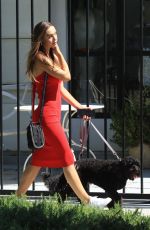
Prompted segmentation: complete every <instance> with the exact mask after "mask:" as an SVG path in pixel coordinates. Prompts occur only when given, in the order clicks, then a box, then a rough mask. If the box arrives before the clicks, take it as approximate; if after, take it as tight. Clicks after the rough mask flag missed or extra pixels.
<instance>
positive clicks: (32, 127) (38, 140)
mask: <svg viewBox="0 0 150 230" xmlns="http://www.w3.org/2000/svg"><path fill="white" fill-rule="evenodd" d="M47 78H48V76H47V73H46V74H45V77H44V85H43V91H42V104H41V110H40V117H39V121H38V122H33V121H32V117H31V121H30V123H29V125H28V126H27V143H28V148H29V149H32V150H34V149H40V148H42V147H43V146H44V144H45V137H44V133H43V129H42V126H41V124H42V115H43V106H44V101H45V91H46V82H47ZM34 101H35V84H34V83H33V85H32V116H33V112H34Z"/></svg>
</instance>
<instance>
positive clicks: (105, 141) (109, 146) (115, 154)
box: [90, 122, 121, 161]
mask: <svg viewBox="0 0 150 230" xmlns="http://www.w3.org/2000/svg"><path fill="white" fill-rule="evenodd" d="M90 123H91V126H92V127H93V128H94V130H95V131H96V132H97V134H98V135H99V136H100V137H101V139H102V140H103V141H104V143H105V144H106V145H107V147H108V148H109V149H110V151H111V152H112V154H113V155H114V156H115V157H116V158H117V159H118V160H119V161H121V158H120V157H119V156H118V154H117V153H116V151H115V150H114V149H113V148H112V147H111V145H110V144H109V143H108V141H107V140H106V139H105V138H104V137H103V135H102V134H101V133H100V132H99V130H98V129H97V128H96V127H95V125H94V124H93V122H90Z"/></svg>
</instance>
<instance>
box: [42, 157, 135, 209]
mask: <svg viewBox="0 0 150 230" xmlns="http://www.w3.org/2000/svg"><path fill="white" fill-rule="evenodd" d="M76 168H77V171H78V174H79V177H80V179H81V181H82V184H83V186H84V188H85V190H86V191H87V192H88V184H89V183H92V184H95V185H97V186H99V187H101V188H103V189H104V190H105V192H106V194H107V196H109V197H110V198H111V199H112V201H111V202H110V203H109V204H108V208H111V207H114V204H115V203H116V202H117V203H118V202H119V203H120V204H121V195H120V194H119V193H118V192H117V190H120V189H122V188H124V187H125V185H126V182H127V180H128V179H129V180H134V179H135V178H136V177H139V176H140V164H139V162H138V161H137V160H135V159H133V158H132V157H126V158H124V159H122V160H121V161H119V160H97V159H96V160H95V159H84V160H79V161H77V163H76ZM43 180H44V182H45V185H46V186H47V187H48V188H49V192H50V195H54V194H55V193H57V194H59V195H60V197H61V200H62V201H64V200H65V199H66V197H67V196H75V194H74V192H73V191H72V189H71V188H70V186H69V184H68V183H67V182H66V179H65V177H64V174H63V173H61V174H60V175H56V176H50V175H46V174H45V175H43Z"/></svg>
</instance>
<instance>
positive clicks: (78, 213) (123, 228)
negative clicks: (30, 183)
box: [0, 195, 150, 230]
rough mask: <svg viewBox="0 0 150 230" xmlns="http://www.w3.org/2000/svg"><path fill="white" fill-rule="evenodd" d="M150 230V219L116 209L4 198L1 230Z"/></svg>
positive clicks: (2, 201)
mask: <svg viewBox="0 0 150 230" xmlns="http://www.w3.org/2000/svg"><path fill="white" fill-rule="evenodd" d="M55 229H56V230H69V229H70V230H78V229H79V230H82V229H83V230H92V229H93V230H150V218H149V217H146V216H142V215H141V214H140V213H139V212H138V211H135V212H131V211H127V212H125V211H123V210H122V209H120V208H119V207H117V206H116V208H115V209H112V210H103V209H100V208H93V207H89V206H84V205H78V204H77V205H75V204H66V203H65V204H59V203H58V202H57V201H56V199H44V198H43V199H42V200H40V201H34V202H30V201H28V200H27V199H26V198H17V197H16V196H13V195H12V196H10V197H6V198H3V197H1V198H0V230H55Z"/></svg>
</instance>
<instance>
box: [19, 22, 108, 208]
mask: <svg viewBox="0 0 150 230" xmlns="http://www.w3.org/2000/svg"><path fill="white" fill-rule="evenodd" d="M57 41H58V38H57V32H56V29H55V27H54V26H53V25H52V24H51V23H49V22H40V23H38V24H37V25H36V26H35V28H34V32H33V38H32V47H31V50H30V52H29V56H28V62H27V74H28V75H29V78H30V79H31V80H32V81H33V82H34V84H35V87H36V92H37V94H38V97H39V106H38V108H37V109H36V110H35V111H34V113H33V118H32V119H33V121H38V119H39V113H40V105H41V97H42V88H43V81H44V76H45V73H47V74H48V80H47V85H46V94H45V103H44V108H43V118H42V126H43V131H44V135H45V145H44V147H43V148H42V149H38V150H35V152H34V153H33V156H32V160H31V164H30V165H29V166H28V167H27V168H26V170H25V172H24V174H23V176H22V179H21V183H20V185H19V188H18V190H17V192H16V193H17V195H18V196H20V195H22V194H25V193H26V191H27V189H28V187H29V186H30V185H31V184H32V182H33V181H34V179H35V177H36V176H37V174H38V173H39V170H40V169H41V167H49V168H63V171H64V175H65V177H66V180H67V182H68V183H69V185H70V186H71V188H72V189H73V191H74V192H75V194H76V195H77V196H78V197H79V199H80V200H81V201H82V202H83V203H84V204H91V205H98V206H100V207H104V206H106V205H107V204H108V202H110V198H107V199H100V198H97V197H90V196H89V195H88V194H87V193H86V191H85V190H84V188H83V186H82V184H81V181H80V178H79V176H78V174H77V171H76V169H75V167H74V157H73V154H72V152H71V149H70V147H69V144H68V141H67V138H66V136H65V133H64V130H63V128H62V127H61V122H60V118H61V97H62V98H63V99H64V100H65V101H66V102H67V103H69V104H70V105H72V106H74V107H75V108H77V109H81V108H83V106H82V105H81V104H80V103H79V102H78V101H76V100H75V98H73V97H72V96H71V94H70V93H69V92H68V91H67V90H66V89H65V88H64V86H63V82H67V81H70V80H71V76H70V71H69V68H68V65H67V63H66V61H65V59H64V57H63V55H62V53H61V51H60V49H59V46H58V44H57ZM84 118H85V119H89V118H88V117H84Z"/></svg>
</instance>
